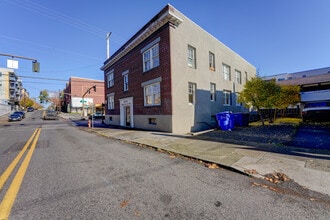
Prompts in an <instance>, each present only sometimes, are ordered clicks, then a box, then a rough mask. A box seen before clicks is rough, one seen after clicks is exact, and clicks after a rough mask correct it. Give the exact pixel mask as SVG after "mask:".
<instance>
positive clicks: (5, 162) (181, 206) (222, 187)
mask: <svg viewBox="0 0 330 220" xmlns="http://www.w3.org/2000/svg"><path fill="white" fill-rule="evenodd" d="M40 117H41V111H35V112H32V113H27V117H26V119H24V120H23V121H21V122H11V123H7V122H6V123H4V124H0V171H1V175H2V176H1V178H2V177H3V173H4V171H5V170H6V169H7V167H8V166H9V164H10V163H11V162H12V161H13V160H14V158H15V157H16V156H17V155H18V154H19V152H20V151H21V149H22V148H23V146H24V144H25V143H26V142H27V140H28V139H29V138H30V137H31V136H32V134H33V132H34V131H36V129H37V128H40V130H41V132H40V136H39V137H38V140H37V143H36V146H35V150H34V151H33V155H32V158H31V160H30V162H29V164H28V168H27V170H26V173H25V175H24V178H23V182H22V184H21V186H20V188H19V192H18V194H17V196H16V197H15V201H14V204H13V207H12V209H11V211H10V216H9V219H24V220H26V219H301V218H305V219H328V217H329V216H330V211H329V210H330V204H329V200H322V198H323V197H322V196H321V195H318V194H309V195H304V196H302V195H300V194H299V195H298V194H296V193H293V192H292V191H288V190H285V189H284V188H285V186H283V187H284V188H279V190H276V191H272V190H270V188H269V187H263V186H265V185H266V184H267V182H265V181H263V180H259V179H254V178H250V177H247V176H244V175H241V174H238V173H235V172H232V171H228V170H224V169H209V168H207V167H205V166H204V165H203V164H200V163H198V162H196V161H192V160H190V159H187V158H180V157H171V156H170V155H168V154H165V153H162V152H158V151H155V150H153V149H149V148H145V147H141V146H135V145H131V144H128V143H122V142H119V141H116V140H112V139H108V138H105V137H100V136H98V135H97V134H95V133H89V132H86V131H83V130H80V129H79V127H75V126H72V125H70V124H69V123H67V122H66V121H62V120H57V121H43V120H41V119H40ZM31 149H32V146H31V147H30V150H29V151H31ZM29 151H28V152H29ZM27 154H28V153H26V154H25V155H27ZM22 164H23V162H21V163H19V164H18V165H17V168H18V167H21V166H22ZM17 168H16V169H15V170H14V171H13V174H12V175H11V177H10V178H9V179H8V181H7V182H6V184H5V186H4V187H3V188H2V190H1V192H0V202H1V203H3V201H4V197H5V194H6V193H7V192H8V191H9V189H10V187H11V185H12V182H13V179H14V176H15V175H16V172H18V171H17V170H18V169H17ZM256 183H257V184H256ZM286 184H290V183H286ZM318 196H319V197H318ZM0 206H1V205H0ZM2 211H3V210H0V215H1V212H2Z"/></svg>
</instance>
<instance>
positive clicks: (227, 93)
mask: <svg viewBox="0 0 330 220" xmlns="http://www.w3.org/2000/svg"><path fill="white" fill-rule="evenodd" d="M230 95H231V92H230V91H228V90H224V91H223V105H226V106H228V105H230V102H231V101H230Z"/></svg>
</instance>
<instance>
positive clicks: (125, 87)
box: [123, 73, 128, 91]
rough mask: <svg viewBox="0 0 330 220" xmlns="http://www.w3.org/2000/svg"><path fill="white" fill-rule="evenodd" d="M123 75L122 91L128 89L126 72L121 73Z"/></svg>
mask: <svg viewBox="0 0 330 220" xmlns="http://www.w3.org/2000/svg"><path fill="white" fill-rule="evenodd" d="M123 77H124V91H128V73H126V74H123Z"/></svg>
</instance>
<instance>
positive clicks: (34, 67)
mask: <svg viewBox="0 0 330 220" xmlns="http://www.w3.org/2000/svg"><path fill="white" fill-rule="evenodd" d="M32 71H33V72H35V73H39V72H40V63H39V62H37V61H36V60H35V61H33V62H32Z"/></svg>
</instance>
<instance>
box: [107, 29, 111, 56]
mask: <svg viewBox="0 0 330 220" xmlns="http://www.w3.org/2000/svg"><path fill="white" fill-rule="evenodd" d="M110 35H111V32H109V33H107V37H106V40H107V59H109V58H110Z"/></svg>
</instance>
